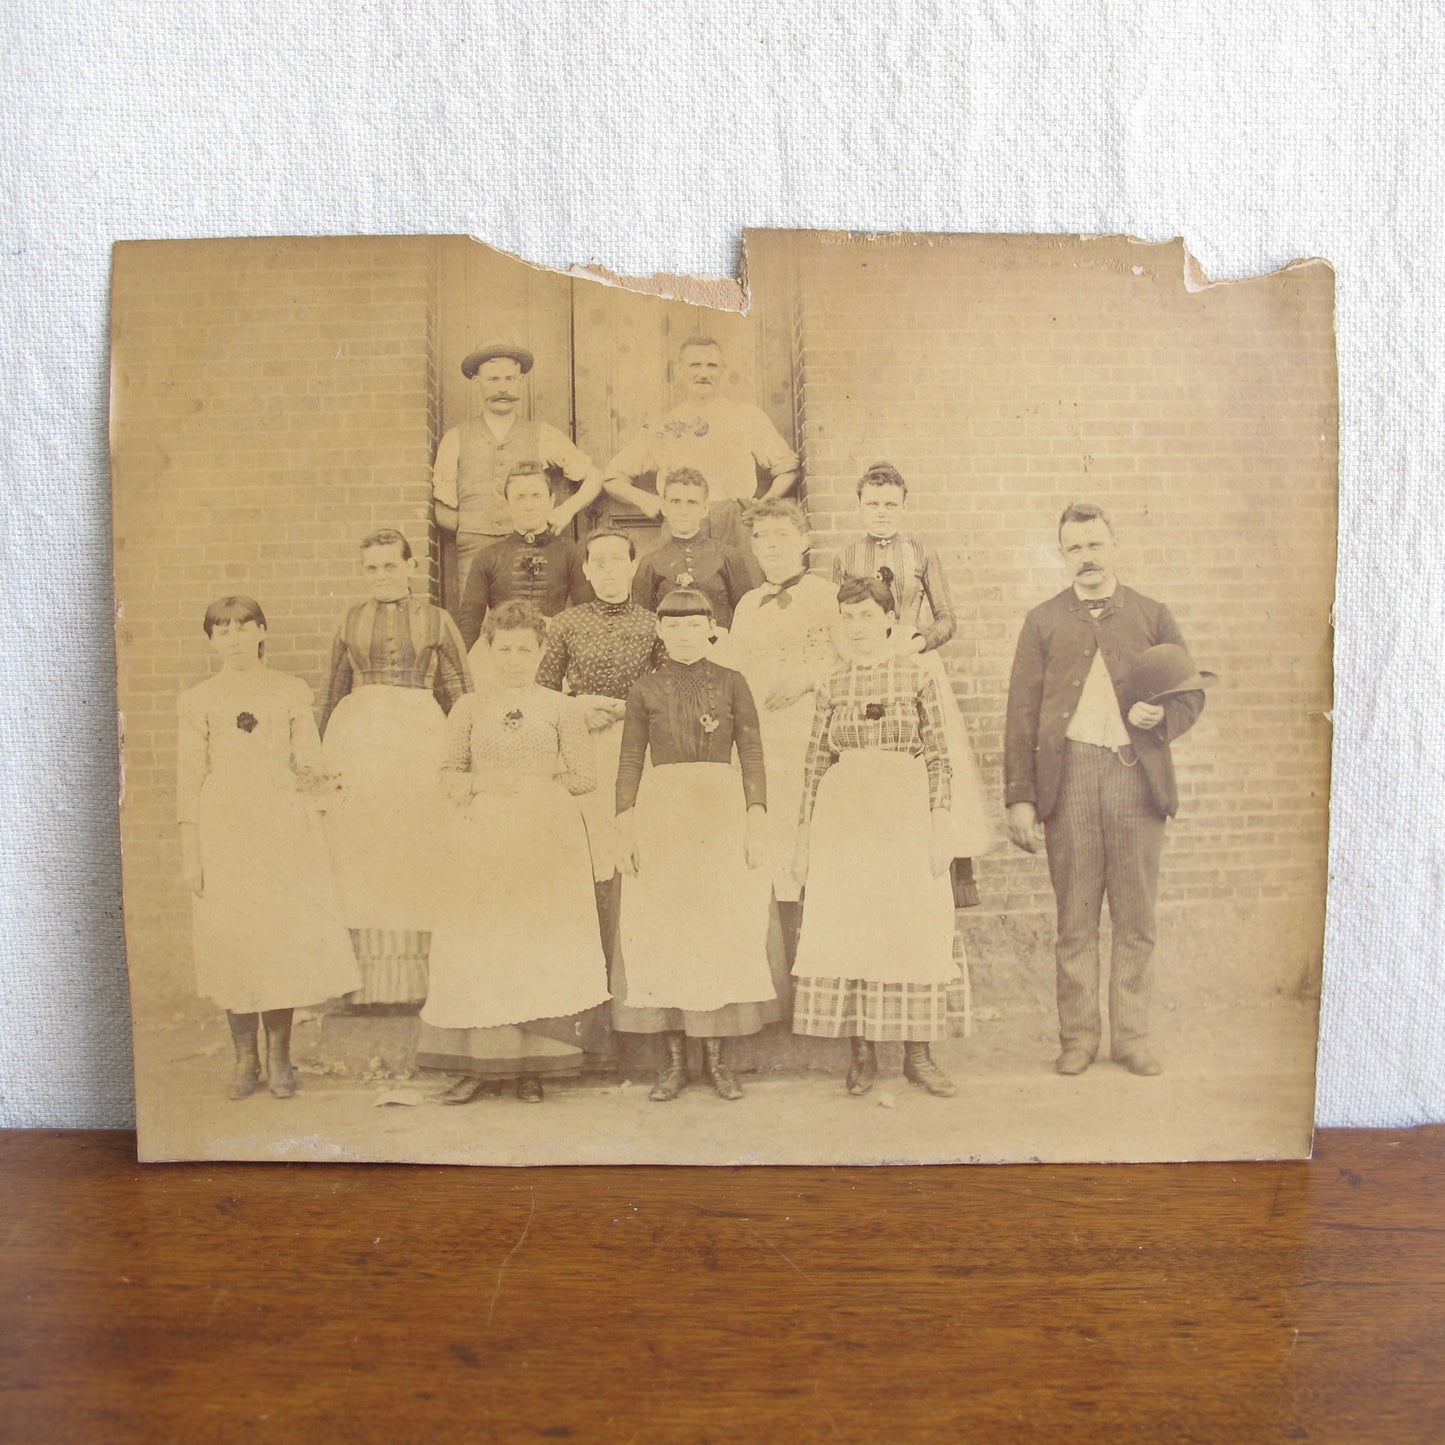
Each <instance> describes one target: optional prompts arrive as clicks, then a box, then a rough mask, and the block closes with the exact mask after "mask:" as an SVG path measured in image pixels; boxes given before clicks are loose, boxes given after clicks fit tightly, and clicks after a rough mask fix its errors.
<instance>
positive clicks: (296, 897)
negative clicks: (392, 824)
mask: <svg viewBox="0 0 1445 1445" xmlns="http://www.w3.org/2000/svg"><path fill="white" fill-rule="evenodd" d="M203 625H204V627H205V631H206V636H207V638H209V639H210V643H211V647H212V649H213V650H214V651H215V652H216V654H217V655H218V656H219V657H220V659H221V670H220V671H219V672H217V673H214V674H212V676H210V677H208V678H207V679H206V680H205V681H204V682H201V683H197V684H196V686H195V687H192V688H188V689H187V690H186V691H185V692H183V693H182V694H181V696H180V700H179V704H178V709H177V710H178V713H179V718H180V734H179V738H178V741H177V748H176V816H177V819H178V820H179V822H180V830H181V866H182V871H183V873H184V876H185V880H186V883H187V884H188V885H189V887H190V889H191V892H192V893H193V894H194V895H195V897H194V900H193V908H192V920H193V943H194V948H195V960H196V982H197V986H198V989H199V992H200V993H201V994H202V996H203V997H206V998H209V999H213V1000H214V1001H215V1002H216V1003H218V1004H219V1005H220V1006H221V1007H222V1008H223V1009H225V1010H226V1017H227V1019H228V1021H229V1022H230V1026H231V1038H232V1041H233V1043H234V1045H235V1051H236V1068H235V1073H234V1075H233V1076H232V1080H231V1097H232V1098H233V1099H244V1098H246V1097H247V1096H248V1095H250V1094H254V1093H255V1092H256V1088H257V1085H258V1084H259V1082H260V1077H261V1057H260V1027H261V1024H262V1022H263V1021H264V1023H265V1027H266V1075H267V1083H268V1085H269V1088H270V1091H271V1093H272V1094H274V1095H275V1096H276V1097H277V1098H278V1099H289V1098H290V1097H291V1095H292V1094H294V1093H295V1092H296V1074H295V1071H294V1069H293V1068H292V1066H291V1019H292V1011H293V1010H294V1009H295V1008H298V1007H302V1006H305V1005H309V1004H316V1003H321V1002H322V1001H323V1000H325V999H328V998H336V997H338V996H340V995H341V994H344V993H348V992H350V990H352V989H354V988H356V987H357V985H358V983H359V982H360V979H359V977H358V974H357V968H356V959H355V956H354V955H353V953H352V950H351V942H350V939H349V937H348V935H347V932H346V929H345V928H344V927H343V925H342V922H341V909H340V905H339V903H338V901H337V898H336V892H335V887H334V884H333V882H332V877H331V870H330V864H329V861H328V859H327V856H326V846H325V841H324V839H323V838H322V834H321V829H320V824H319V820H318V819H317V817H316V815H315V813H314V812H313V811H312V809H311V807H310V806H309V805H308V804H307V801H306V798H305V796H304V793H303V789H304V788H305V787H307V786H308V785H310V784H312V782H313V780H314V779H315V778H316V776H317V769H318V766H319V763H320V759H321V740H320V738H319V737H318V736H317V733H316V723H315V720H314V719H313V717H312V714H311V689H310V688H309V687H307V686H306V684H305V683H304V682H302V681H301V679H300V678H299V677H288V676H287V675H286V674H284V673H279V672H272V671H270V669H268V668H267V667H266V665H265V651H266V616H265V614H264V613H263V612H262V611H261V608H260V606H259V604H258V603H256V602H255V601H254V600H252V599H251V598H250V597H222V598H219V599H218V600H217V601H215V602H212V603H211V605H210V606H209V607H208V608H207V609H206V617H205V622H204V624H203Z"/></svg>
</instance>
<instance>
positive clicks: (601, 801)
mask: <svg viewBox="0 0 1445 1445" xmlns="http://www.w3.org/2000/svg"><path fill="white" fill-rule="evenodd" d="M584 545H585V549H586V550H585V560H584V563H583V569H582V570H583V572H584V573H585V574H586V577H587V580H588V582H590V583H591V584H592V590H593V592H595V593H596V594H597V595H596V597H595V599H594V600H593V601H591V602H583V603H580V604H578V605H577V606H576V607H569V608H567V610H566V611H565V612H561V613H559V614H558V615H557V616H556V617H554V618H552V620H551V622H550V623H549V624H548V627H547V645H546V647H545V649H544V650H543V653H542V661H541V662H540V663H539V664H538V667H537V681H538V682H539V683H541V685H542V686H543V687H549V688H552V689H553V690H554V691H556V692H562V691H564V690H565V691H566V692H569V693H571V694H572V695H573V696H574V697H575V698H576V699H577V704H578V706H579V707H580V708H581V710H582V716H583V718H584V719H585V720H586V723H587V729H588V732H589V733H590V735H591V737H592V748H593V752H594V753H595V754H596V759H597V789H596V791H595V792H591V793H585V794H583V796H582V800H581V801H582V816H583V817H584V818H585V819H586V820H587V834H588V838H589V840H590V841H591V845H592V870H593V871H592V877H593V880H594V883H595V897H596V901H597V921H598V928H599V929H600V931H601V935H602V946H603V948H604V949H605V950H606V952H607V957H608V962H609V964H611V963H612V961H613V957H614V954H615V951H616V947H615V946H616V941H617V916H618V897H619V893H620V891H621V888H620V885H621V879H620V878H619V877H618V876H617V848H616V844H615V842H614V839H613V834H614V832H615V819H616V796H617V762H618V759H619V757H620V756H621V753H622V718H623V714H624V713H625V712H626V710H627V694H628V693H629V692H631V690H632V684H633V683H635V682H636V681H637V679H638V678H640V677H641V676H642V675H643V674H644V673H647V672H650V671H651V670H652V663H653V644H654V643H655V642H656V641H657V619H656V618H655V617H654V616H653V615H652V613H650V612H649V611H648V610H647V609H646V608H645V607H641V606H639V605H638V604H637V603H636V602H634V601H633V600H632V577H633V574H634V573H635V572H636V570H637V549H636V546H635V545H634V543H633V541H632V538H631V537H629V536H628V535H627V534H626V533H625V532H621V531H612V530H607V529H604V530H602V531H597V532H593V533H591V534H590V535H589V536H588V538H587V541H586V543H585V544H584ZM618 991H619V990H617V989H615V988H614V990H613V992H614V993H615V992H618ZM619 1027H623V1025H621V1024H620V1023H619Z"/></svg>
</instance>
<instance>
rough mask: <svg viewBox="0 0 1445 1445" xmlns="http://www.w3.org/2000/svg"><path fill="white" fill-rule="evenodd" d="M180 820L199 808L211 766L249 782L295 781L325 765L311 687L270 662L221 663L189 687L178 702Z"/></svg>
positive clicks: (190, 818) (289, 785)
mask: <svg viewBox="0 0 1445 1445" xmlns="http://www.w3.org/2000/svg"><path fill="white" fill-rule="evenodd" d="M176 711H177V714H178V717H179V721H180V734H179V737H178V740H177V746H176V820H177V821H178V822H181V823H194V822H196V821H197V819H198V818H199V816H200V803H201V788H202V787H203V785H204V784H205V781H206V779H207V778H208V777H209V776H210V775H211V774H212V773H229V774H231V775H232V776H236V775H242V776H244V777H245V779H246V781H247V783H248V784H256V785H264V784H266V783H268V782H269V783H271V784H273V785H275V786H279V787H281V788H283V789H286V790H290V789H293V788H295V787H296V784H297V780H298V776H300V775H304V774H306V773H308V772H315V771H318V770H319V769H320V767H321V739H320V738H319V737H318V736H317V734H316V719H315V718H314V717H313V716H312V713H311V689H310V688H309V687H307V686H306V684H305V683H304V682H302V680H301V679H300V678H299V677H292V676H290V675H289V674H287V673H284V672H272V671H271V670H270V669H269V668H266V667H254V668H246V669H245V670H239V669H238V670H234V671H233V670H231V669H229V668H226V669H223V670H222V671H220V672H217V673H213V674H212V675H211V676H210V677H208V678H207V679H206V680H205V681H204V682H199V683H197V684H196V685H195V687H189V688H187V689H186V690H185V691H184V692H183V693H182V694H181V695H180V698H179V699H178V701H177V704H176Z"/></svg>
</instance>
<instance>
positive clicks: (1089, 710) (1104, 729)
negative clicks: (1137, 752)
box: [1064, 652, 1129, 751]
mask: <svg viewBox="0 0 1445 1445" xmlns="http://www.w3.org/2000/svg"><path fill="white" fill-rule="evenodd" d="M1064 736H1065V737H1066V738H1068V739H1069V741H1070V742H1075V743H1093V744H1094V745H1095V746H1096V747H1101V748H1113V749H1115V750H1116V751H1117V750H1118V749H1119V748H1123V747H1127V746H1128V745H1129V733H1128V730H1127V729H1126V728H1125V726H1124V719H1123V717H1122V716H1121V715H1120V713H1119V700H1118V698H1117V697H1115V695H1114V684H1113V682H1112V681H1111V680H1110V678H1109V665H1108V663H1106V662H1105V661H1104V654H1103V653H1102V652H1095V653H1094V661H1093V665H1092V666H1091V667H1090V668H1089V675H1088V677H1087V678H1086V679H1085V680H1084V691H1083V694H1082V696H1081V697H1080V698H1079V705H1078V707H1077V708H1075V709H1074V715H1073V717H1072V718H1070V719H1069V727H1068V731H1067V732H1066V733H1065V734H1064Z"/></svg>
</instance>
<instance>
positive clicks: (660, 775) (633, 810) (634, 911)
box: [613, 587, 777, 1103]
mask: <svg viewBox="0 0 1445 1445" xmlns="http://www.w3.org/2000/svg"><path fill="white" fill-rule="evenodd" d="M657 635H658V640H659V642H660V643H661V644H662V646H663V648H664V649H665V650H666V653H667V656H666V657H665V658H664V659H663V661H662V662H660V663H659V665H658V667H657V669H656V671H654V672H651V673H647V674H646V675H644V676H643V677H641V678H639V679H638V681H637V682H635V683H634V684H633V686H632V691H631V692H630V693H629V694H628V697H627V712H626V716H625V717H624V719H623V724H622V754H621V760H620V762H619V764H618V770H617V832H618V853H619V861H620V864H621V868H622V873H623V881H622V926H621V945H620V948H619V949H618V958H617V960H616V963H615V967H614V972H613V995H614V1006H613V1023H614V1025H615V1027H617V1028H618V1029H621V1030H623V1031H626V1032H633V1033H660V1034H662V1036H663V1039H664V1041H665V1043H666V1045H667V1059H666V1062H665V1064H664V1067H663V1069H662V1072H661V1073H660V1074H659V1075H658V1079H657V1083H656V1084H655V1085H654V1086H653V1089H652V1093H651V1095H650V1096H649V1097H651V1098H652V1099H653V1100H654V1101H656V1102H658V1103H663V1102H665V1101H667V1100H669V1099H675V1098H676V1097H677V1096H678V1094H679V1093H680V1092H681V1090H682V1089H683V1088H684V1087H685V1086H686V1084H687V1082H688V1071H687V1039H688V1035H692V1036H693V1037H694V1038H701V1039H702V1041H703V1057H704V1060H705V1066H706V1070H707V1076H708V1079H709V1081H710V1082H711V1083H712V1086H713V1088H714V1089H715V1090H716V1091H717V1093H718V1095H719V1096H720V1097H721V1098H724V1099H740V1098H742V1092H743V1091H742V1089H741V1088H739V1087H738V1082H737V1080H736V1078H734V1076H733V1074H732V1071H731V1070H730V1069H729V1068H728V1066H727V1062H726V1059H725V1057H724V1040H725V1039H728V1038H736V1037H738V1036H740V1035H743V1034H752V1033H756V1032H757V1031H758V1030H759V1029H760V1028H761V1027H762V1025H763V1022H764V1020H763V1017H762V1010H761V1009H760V1005H761V1004H764V1003H767V1002H769V1001H771V1000H773V999H775V998H776V997H777V991H776V989H775V988H774V987H773V981H772V973H771V970H770V969H769V967H768V956H767V931H768V876H767V874H766V872H764V871H763V870H762V867H761V865H762V863H763V860H764V856H765V850H764V841H763V826H764V822H765V819H766V816H767V783H766V781H765V775H764V772H763V745H762V739H761V735H760V733H759V730H758V711H757V708H756V707H755V706H754V704H753V695H752V693H751V692H750V691H749V690H748V685H747V683H746V682H745V681H744V680H743V677H742V674H741V673H737V672H734V671H733V670H732V669H731V668H726V667H719V666H718V664H717V663H715V662H713V661H712V660H711V659H710V658H708V657H707V656H706V655H705V654H706V653H707V650H708V647H709V644H710V642H711V640H712V638H713V636H714V623H713V613H712V605H711V603H710V602H709V601H708V599H707V597H706V596H704V594H703V593H701V592H699V591H697V590H695V589H694V588H690V587H680V588H678V589H677V590H676V591H673V592H669V593H668V594H667V596H665V597H664V598H662V600H661V601H660V602H659V603H658V607H657ZM734 753H736V755H737V759H738V763H739V766H740V768H741V777H739V774H738V771H737V770H735V769H734V768H733V765H732V763H733V755H734ZM649 754H650V755H651V760H652V768H651V769H650V770H649V771H648V772H647V773H646V775H645V776H644V772H643V765H644V763H645V762H646V760H647V758H648V756H649Z"/></svg>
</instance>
